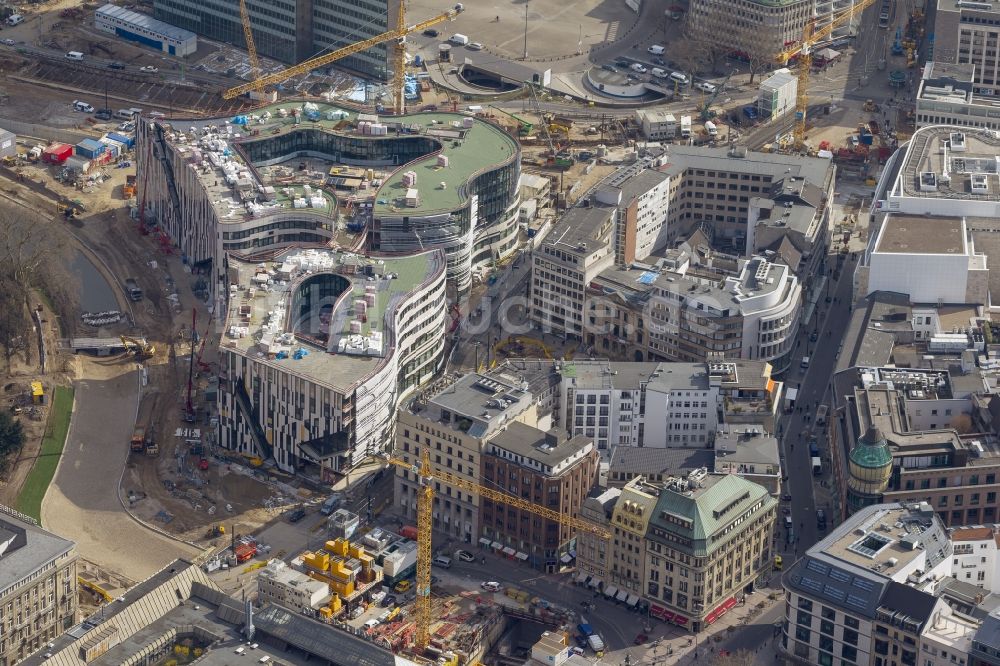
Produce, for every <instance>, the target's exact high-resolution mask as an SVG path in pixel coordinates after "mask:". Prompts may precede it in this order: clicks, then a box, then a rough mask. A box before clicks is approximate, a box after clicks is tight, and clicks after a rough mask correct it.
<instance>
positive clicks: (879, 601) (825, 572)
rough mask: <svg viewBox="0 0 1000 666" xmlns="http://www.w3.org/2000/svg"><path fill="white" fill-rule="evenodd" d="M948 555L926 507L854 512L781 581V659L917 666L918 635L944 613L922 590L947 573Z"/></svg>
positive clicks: (883, 506)
mask: <svg viewBox="0 0 1000 666" xmlns="http://www.w3.org/2000/svg"><path fill="white" fill-rule="evenodd" d="M951 554H952V546H951V542H950V541H949V539H948V535H947V533H946V532H945V530H944V527H943V526H942V524H941V522H940V521H939V520H938V519H937V517H936V516H935V513H934V510H933V509H932V508H931V507H930V506H928V505H927V504H926V503H921V504H907V505H904V504H896V503H893V504H880V505H874V506H868V507H865V508H864V509H861V510H860V511H859V512H858V513H856V514H854V515H853V516H851V517H850V518H849V519H848V520H846V521H845V522H843V523H841V524H839V525H836V526H835V527H833V528H832V529H831V531H830V533H829V534H828V535H827V536H826V538H824V539H823V540H822V541H820V542H819V543H817V544H815V545H814V546H813V547H811V548H810V549H809V550H808V551H807V552H806V554H805V555H804V556H803V557H801V558H800V559H799V560H797V561H796V562H795V563H794V564H792V565H791V566H790V567H789V568H788V569H787V570H786V571H785V573H784V575H783V576H782V584H783V586H784V588H785V604H786V606H785V623H784V629H783V632H782V637H781V648H782V650H783V652H784V654H785V656H786V657H788V658H789V659H791V660H792V661H793V663H797V664H835V663H836V664H839V663H841V662H842V661H845V662H848V663H854V664H877V665H878V666H891V664H892V662H893V661H896V662H897V663H908V664H917V663H918V662H917V657H918V654H919V652H920V650H921V636H922V634H923V633H924V632H925V630H927V629H928V627H929V626H934V625H935V624H936V623H935V618H937V617H939V614H940V615H947V614H949V610H948V605H947V604H946V603H945V602H944V601H943V600H941V599H938V598H935V597H934V596H933V594H931V592H930V591H928V590H927V589H925V588H927V587H928V586H930V587H933V584H934V581H935V580H939V579H941V578H942V577H946V576H947V575H948V573H949V572H950V569H951ZM938 626H939V625H938ZM931 649H937V648H932V645H931V643H930V642H928V646H927V650H928V652H929V651H930V650H931ZM919 663H921V664H923V663H925V662H922V661H921V662H919Z"/></svg>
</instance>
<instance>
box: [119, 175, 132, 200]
mask: <svg viewBox="0 0 1000 666" xmlns="http://www.w3.org/2000/svg"><path fill="white" fill-rule="evenodd" d="M122 196H123V197H124V198H126V199H131V198H132V197H134V196H135V174H129V175H127V176H125V185H123V186H122Z"/></svg>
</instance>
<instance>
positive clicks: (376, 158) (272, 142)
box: [239, 127, 442, 165]
mask: <svg viewBox="0 0 1000 666" xmlns="http://www.w3.org/2000/svg"><path fill="white" fill-rule="evenodd" d="M239 147H240V149H241V150H243V152H244V153H245V154H246V156H247V159H249V160H250V161H251V162H252V163H253V164H267V163H269V162H274V161H275V160H285V159H288V158H289V157H291V156H294V155H295V153H299V152H308V153H313V154H317V155H322V156H324V157H326V158H327V159H329V160H331V161H333V162H339V163H341V164H358V165H377V164H381V165H392V164H406V163H408V162H412V161H413V160H415V159H418V158H420V157H423V156H424V155H429V154H430V153H433V152H434V151H437V150H440V149H441V147H442V146H441V142H440V141H438V140H437V139H435V138H433V137H430V136H424V135H417V134H402V135H399V136H370V135H354V134H338V133H335V132H330V131H328V130H323V129H313V128H310V127H302V128H296V129H295V130H294V131H291V132H288V133H285V134H279V135H276V136H270V137H262V138H260V139H257V140H250V141H243V142H242V143H240V144H239Z"/></svg>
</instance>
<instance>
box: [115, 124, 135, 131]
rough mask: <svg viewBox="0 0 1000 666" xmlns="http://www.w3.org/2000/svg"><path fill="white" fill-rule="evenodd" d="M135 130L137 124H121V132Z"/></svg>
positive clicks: (119, 126)
mask: <svg viewBox="0 0 1000 666" xmlns="http://www.w3.org/2000/svg"><path fill="white" fill-rule="evenodd" d="M134 129H135V123H120V124H119V125H118V130H119V131H121V132H131V131H132V130H134Z"/></svg>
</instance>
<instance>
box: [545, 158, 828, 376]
mask: <svg viewBox="0 0 1000 666" xmlns="http://www.w3.org/2000/svg"><path fill="white" fill-rule="evenodd" d="M835 171H836V169H835V167H833V165H832V164H831V162H830V161H829V160H825V159H821V158H805V157H796V156H784V155H763V154H757V153H750V152H747V151H746V150H745V149H738V148H732V149H727V148H704V147H694V146H669V147H667V148H665V149H664V152H663V153H662V154H659V155H657V156H655V157H650V158H646V159H644V160H640V162H638V163H636V164H634V165H631V166H630V167H628V169H624V170H622V171H621V172H619V173H617V174H615V175H613V177H610V178H609V179H608V180H607V181H606V182H602V183H601V184H600V185H598V186H597V187H595V188H594V189H593V190H592V191H591V192H590V193H589V194H588V195H586V196H584V197H583V198H582V201H581V203H580V204H578V205H577V206H576V207H574V208H571V209H570V210H568V211H567V212H566V213H565V214H564V215H563V217H562V218H561V219H560V220H559V221H557V222H556V224H555V225H554V227H553V229H552V231H551V232H550V233H549V234H548V235H547V236H546V238H545V240H544V241H543V242H542V244H541V247H540V248H538V250H536V251H535V252H534V254H533V257H532V261H533V264H532V278H531V289H530V300H531V303H530V306H529V317H530V319H531V321H532V325H533V326H535V327H537V328H540V329H543V330H547V331H552V332H555V333H557V334H561V335H567V336H569V337H570V338H571V339H579V340H582V341H583V342H584V343H585V344H588V345H592V346H593V347H594V349H595V351H596V352H597V353H600V354H611V355H614V356H615V357H617V358H628V359H629V360H638V361H642V360H686V361H698V360H704V359H705V358H706V357H707V354H708V353H709V352H714V351H719V352H725V355H726V356H728V357H732V358H767V359H770V360H774V361H775V362H776V363H777V360H778V359H781V358H783V357H785V356H786V355H787V344H788V340H789V339H790V338H793V337H794V333H795V327H796V326H797V319H795V318H793V317H792V312H793V311H794V312H797V310H798V300H799V299H800V292H801V290H802V288H811V287H812V286H813V285H814V284H815V283H817V281H818V280H819V278H820V277H821V276H822V274H823V272H824V268H825V267H824V263H823V258H824V257H825V256H826V251H827V248H828V247H829V220H830V210H831V209H830V206H831V205H832V201H833V197H832V192H833V189H832V188H833V184H834V175H835ZM651 172H656V173H658V174H660V175H661V176H666V178H665V179H662V178H661V177H660V176H654V175H652V174H651ZM614 183H619V185H617V186H615V185H614ZM628 188H634V191H632V196H631V197H629V196H626V190H627V189H628ZM637 192H643V194H642V195H641V196H638V195H636V193H637ZM630 202H631V203H630ZM644 207H645V210H647V211H648V214H647V216H646V218H645V219H646V222H645V224H643V223H642V222H641V220H642V219H643V218H642V217H641V216H640V209H642V208H644ZM633 210H634V211H635V212H632V211H633ZM632 217H635V218H636V222H634V223H633V222H631V221H630V220H631V218H632ZM685 235H686V236H687V237H688V238H689V239H691V238H694V237H695V236H699V237H700V238H701V239H703V240H697V241H695V240H689V241H686V242H685V244H682V245H679V246H678V247H673V248H671V247H670V246H672V245H674V244H675V242H676V241H678V239H680V238H683V237H685ZM723 251H731V252H732V251H735V252H736V253H737V254H736V255H732V254H730V255H727V256H721V255H719V256H716V253H722V252H723ZM651 253H652V254H651ZM740 255H746V256H747V257H749V258H747V259H740ZM778 262H780V264H779V263H778ZM778 266H781V267H778ZM758 272H759V273H760V275H759V276H758ZM737 283H739V284H737ZM706 288H707V289H708V291H705V289H706ZM688 292H692V293H690V294H689V293H688ZM737 292H738V293H737ZM751 292H752V294H751ZM702 293H704V294H705V296H704V297H703V296H701V294H702ZM734 299H735V300H734ZM689 302H690V303H691V304H692V305H691V307H688V306H687V304H688V303H689ZM656 306H659V307H658V311H657V310H655V309H654V308H655V307H656ZM688 309H693V310H701V311H702V312H698V313H697V314H694V313H686V310H688ZM666 310H671V311H674V310H679V312H677V313H676V317H673V320H671V319H670V313H669V312H665V311H666ZM706 315H708V317H706ZM657 316H658V318H659V321H654V319H656V318H657ZM706 318H707V319H708V322H707V323H706V322H703V321H701V320H704V319H706ZM679 319H683V322H682V324H681V325H680V328H684V329H685V330H687V329H688V328H690V329H691V330H692V331H694V334H693V335H686V334H685V335H684V336H683V338H684V339H683V340H681V339H677V338H678V335H679V333H677V332H676V329H677V328H678V323H677V321H674V320H679ZM744 321H745V324H746V325H745V327H744V326H743V324H744ZM664 328H666V329H667V331H666V332H664V331H663V329H664ZM670 331H674V333H673V335H671V333H670ZM688 338H691V339H690V340H688ZM754 338H756V339H754ZM778 365H781V363H778ZM780 369H783V367H782V368H780Z"/></svg>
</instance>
